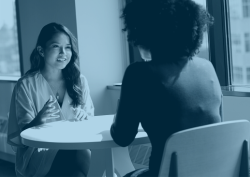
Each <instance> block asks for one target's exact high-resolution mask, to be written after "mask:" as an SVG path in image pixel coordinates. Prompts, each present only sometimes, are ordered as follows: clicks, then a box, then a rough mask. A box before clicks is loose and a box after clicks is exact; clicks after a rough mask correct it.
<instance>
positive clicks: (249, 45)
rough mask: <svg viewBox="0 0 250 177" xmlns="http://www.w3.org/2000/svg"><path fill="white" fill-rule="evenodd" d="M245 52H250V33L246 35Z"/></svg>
mask: <svg viewBox="0 0 250 177" xmlns="http://www.w3.org/2000/svg"><path fill="white" fill-rule="evenodd" d="M244 37H245V50H246V52H250V33H245V35H244Z"/></svg>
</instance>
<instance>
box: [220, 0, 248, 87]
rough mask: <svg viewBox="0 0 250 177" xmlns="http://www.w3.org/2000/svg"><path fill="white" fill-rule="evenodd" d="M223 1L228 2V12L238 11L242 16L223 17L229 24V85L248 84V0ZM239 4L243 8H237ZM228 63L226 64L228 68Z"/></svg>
mask: <svg viewBox="0 0 250 177" xmlns="http://www.w3.org/2000/svg"><path fill="white" fill-rule="evenodd" d="M225 2H229V5H228V8H229V12H230V13H231V12H232V11H234V12H235V11H238V12H239V13H242V14H243V18H242V17H241V18H237V19H235V18H231V15H230V18H225V21H229V23H228V24H230V26H229V27H230V28H229V29H230V31H228V32H229V33H228V37H229V38H231V44H230V46H231V50H230V47H229V48H228V49H227V50H229V52H231V56H229V57H228V58H229V59H230V61H231V62H230V65H231V68H233V72H232V75H231V85H237V84H250V78H249V77H250V76H249V74H250V71H249V68H250V18H246V17H250V0H242V1H239V0H225ZM241 2H242V4H241ZM240 6H242V7H243V8H239V7H240ZM241 36H242V44H241ZM230 65H228V68H229V69H230ZM239 68H242V69H239ZM242 70H243V71H246V72H243V71H242ZM240 75H242V76H240ZM229 79H230V78H229Z"/></svg>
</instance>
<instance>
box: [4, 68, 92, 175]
mask: <svg viewBox="0 0 250 177" xmlns="http://www.w3.org/2000/svg"><path fill="white" fill-rule="evenodd" d="M81 82H82V88H83V103H84V104H83V106H81V109H83V110H85V111H86V113H87V114H88V115H89V116H94V106H93V102H92V100H91V97H90V91H89V86H88V82H87V80H86V78H85V77H84V76H83V75H81ZM50 95H52V96H53V98H54V99H56V98H55V95H54V94H53V91H52V89H51V88H50V85H49V84H48V82H47V81H46V79H45V78H44V77H43V75H42V74H41V73H40V71H37V72H33V73H30V74H26V75H25V76H23V77H22V78H21V79H19V80H18V82H17V84H16V86H15V88H14V90H13V93H12V98H11V105H10V115H9V121H8V137H7V141H8V144H10V145H12V146H15V147H17V151H16V174H17V176H25V177H28V176H45V175H46V174H47V173H48V171H49V170H50V167H51V165H52V162H53V160H54V157H55V156H56V153H57V151H58V150H57V149H48V150H46V151H41V149H40V148H33V147H28V146H25V145H23V144H22V143H21V137H20V133H21V131H22V128H23V127H24V126H25V125H26V124H28V123H29V122H31V121H32V120H33V119H34V118H35V117H36V116H37V114H38V113H39V111H40V110H41V109H42V108H43V106H44V105H45V103H46V102H47V101H48V99H49V97H50ZM71 102H72V99H71V98H70V97H69V95H68V93H67V91H66V92H65V95H64V99H63V103H62V107H60V105H59V104H58V103H55V104H54V106H56V108H57V109H59V110H60V112H59V113H57V114H59V115H60V117H59V118H57V119H51V118H50V119H49V118H48V119H47V120H46V123H48V122H54V121H58V120H69V119H72V118H74V112H73V110H72V105H70V103H71ZM48 136H49V135H48Z"/></svg>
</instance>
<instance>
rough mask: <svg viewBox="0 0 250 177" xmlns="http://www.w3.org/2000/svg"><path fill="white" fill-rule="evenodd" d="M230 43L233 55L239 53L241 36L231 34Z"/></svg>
mask: <svg viewBox="0 0 250 177" xmlns="http://www.w3.org/2000/svg"><path fill="white" fill-rule="evenodd" d="M231 43H232V52H233V55H234V54H235V53H240V52H241V35H240V34H232V36H231Z"/></svg>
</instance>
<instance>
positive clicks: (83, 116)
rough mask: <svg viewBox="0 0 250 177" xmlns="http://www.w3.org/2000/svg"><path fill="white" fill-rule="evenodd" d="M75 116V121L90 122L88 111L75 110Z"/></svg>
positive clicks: (79, 108)
mask: <svg viewBox="0 0 250 177" xmlns="http://www.w3.org/2000/svg"><path fill="white" fill-rule="evenodd" d="M72 110H73V111H74V114H75V121H82V120H88V114H87V112H86V111H84V110H83V109H81V107H77V108H73V107H72Z"/></svg>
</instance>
